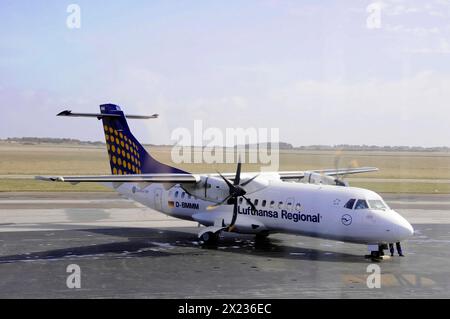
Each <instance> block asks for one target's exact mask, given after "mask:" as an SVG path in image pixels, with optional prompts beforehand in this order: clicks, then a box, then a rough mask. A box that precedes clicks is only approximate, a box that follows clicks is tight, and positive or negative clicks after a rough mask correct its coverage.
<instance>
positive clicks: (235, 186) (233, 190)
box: [207, 160, 259, 231]
mask: <svg viewBox="0 0 450 319" xmlns="http://www.w3.org/2000/svg"><path fill="white" fill-rule="evenodd" d="M241 167H242V164H241V161H240V160H239V162H238V164H237V169H236V175H235V177H234V181H233V183H231V181H229V180H228V179H227V178H225V176H223V175H222V174H221V173H219V172H217V173H218V174H219V176H220V177H221V178H222V179H223V180H224V182H225V183H226V184H227V185H228V189H229V195H228V196H227V197H225V199H224V200H222V201H221V202H219V203H217V204H214V205H211V206H208V208H207V209H208V210H212V209H215V208H217V207H219V206H221V205H223V204H225V203H230V202H231V203H233V217H232V218H231V223H230V225H228V226H227V231H231V230H233V228H234V225H235V223H236V219H237V214H238V199H239V197H242V198H243V199H245V201H246V202H247V203H248V204H249V205H250V207H251V208H252V210H256V207H255V205H254V204H253V203H252V201H251V200H250V199H248V198H247V197H246V196H245V195H246V194H247V191H246V190H245V189H244V187H245V186H247V185H248V184H250V183H251V182H252V181H253V180H254V179H255V178H256V177H258V176H259V174H258V175H255V176H253V177H252V178H250V179H249V180H247V181H245V182H243V183H241Z"/></svg>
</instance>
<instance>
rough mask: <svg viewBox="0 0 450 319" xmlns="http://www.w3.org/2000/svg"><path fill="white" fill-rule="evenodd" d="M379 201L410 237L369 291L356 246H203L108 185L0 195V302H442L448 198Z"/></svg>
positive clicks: (295, 241)
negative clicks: (105, 189) (410, 229)
mask: <svg viewBox="0 0 450 319" xmlns="http://www.w3.org/2000/svg"><path fill="white" fill-rule="evenodd" d="M383 197H384V198H385V200H386V201H387V202H388V204H389V205H390V206H391V207H392V208H394V209H396V210H397V211H398V212H400V213H401V214H402V215H403V216H404V217H405V218H407V219H408V220H409V221H410V222H411V223H412V224H413V226H414V228H415V235H414V236H413V237H412V238H411V239H409V240H407V241H405V242H404V243H403V249H404V252H405V254H406V257H403V258H401V257H398V256H395V257H393V258H390V259H388V260H384V261H382V262H380V263H376V265H378V266H379V267H380V270H381V288H373V289H370V288H369V287H368V285H367V280H368V279H369V281H370V278H371V277H368V276H369V275H370V274H371V272H368V269H367V267H368V266H369V265H371V264H373V262H372V261H370V260H367V259H365V258H364V257H363V256H364V255H365V254H366V253H367V247H366V246H364V245H355V244H348V243H343V242H336V241H329V240H321V239H316V238H308V237H302V236H294V235H284V234H274V235H271V236H270V237H269V238H270V240H268V241H266V242H262V243H259V242H255V240H254V238H253V236H245V235H234V234H226V236H225V237H224V238H222V240H221V241H220V243H219V244H218V246H217V247H205V246H203V245H202V244H201V243H200V242H199V241H198V239H197V235H196V234H197V232H198V225H197V224H196V223H193V222H186V221H182V220H177V219H173V218H170V217H167V216H165V215H162V214H160V213H157V212H155V211H153V210H151V209H148V208H146V207H143V206H141V205H140V204H137V203H135V202H133V201H130V200H127V199H123V198H121V197H119V196H118V195H116V194H114V193H0V298H389V299H390V298H449V297H450V266H449V265H450V249H449V248H450V195H389V194H385V195H384V196H383ZM69 265H77V266H79V269H80V271H81V274H80V286H81V288H73V289H71V288H68V286H67V280H68V277H70V276H71V274H72V273H71V272H67V267H68V266H69ZM72 279H73V277H70V278H69V281H70V282H72V283H73V282H74V281H71V280H72Z"/></svg>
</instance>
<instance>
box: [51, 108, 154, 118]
mask: <svg viewBox="0 0 450 319" xmlns="http://www.w3.org/2000/svg"><path fill="white" fill-rule="evenodd" d="M56 116H71V117H96V118H98V119H99V120H100V119H102V118H105V117H109V118H112V117H116V118H120V117H121V115H119V114H104V113H73V112H72V111H70V110H65V111H62V112H60V113H58V114H56ZM158 116H159V115H158V114H153V115H129V114H125V117H126V118H129V119H137V120H147V119H156V118H158Z"/></svg>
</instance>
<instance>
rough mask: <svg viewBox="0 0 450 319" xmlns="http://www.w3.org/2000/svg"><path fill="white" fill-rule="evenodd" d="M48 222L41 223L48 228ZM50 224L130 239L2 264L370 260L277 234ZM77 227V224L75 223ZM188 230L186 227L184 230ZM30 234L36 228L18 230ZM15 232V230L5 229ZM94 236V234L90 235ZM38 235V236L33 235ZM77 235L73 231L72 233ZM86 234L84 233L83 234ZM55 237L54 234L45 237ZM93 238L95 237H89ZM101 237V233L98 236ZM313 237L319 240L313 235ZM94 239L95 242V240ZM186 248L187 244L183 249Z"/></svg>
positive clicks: (27, 256)
mask: <svg viewBox="0 0 450 319" xmlns="http://www.w3.org/2000/svg"><path fill="white" fill-rule="evenodd" d="M46 226H47V225H42V224H41V225H39V228H44V227H46ZM48 226H49V228H55V226H56V227H57V228H58V229H59V230H58V231H55V232H54V231H38V232H40V233H42V232H44V233H49V232H50V233H60V232H63V233H64V232H77V233H78V232H88V233H94V234H96V235H102V237H98V239H100V240H102V241H103V240H104V239H105V238H107V237H104V236H112V237H124V238H127V241H120V242H112V243H111V242H109V243H99V244H95V243H94V244H92V243H91V244H89V245H85V246H77V247H67V248H61V249H53V250H47V251H37V252H27V253H23V254H16V255H8V256H0V264H5V263H14V262H25V261H37V260H56V259H63V258H82V257H93V258H95V257H101V258H136V257H169V256H173V255H180V254H181V255H199V254H208V252H209V251H216V252H218V253H219V252H220V253H222V252H223V253H234V254H236V253H237V254H247V255H253V256H261V257H267V258H281V259H291V260H311V261H325V262H350V263H367V261H366V260H365V259H364V258H363V256H361V255H352V254H348V253H340V252H336V251H333V252H330V251H329V250H323V249H317V248H303V247H295V246H288V245H285V241H284V240H280V239H277V238H271V237H269V238H267V239H264V240H255V238H254V236H250V235H241V234H229V233H227V234H225V236H223V237H222V238H221V240H220V241H219V243H218V244H217V245H204V244H202V243H200V242H199V241H198V239H197V234H196V228H180V230H177V231H174V230H167V229H159V228H158V229H155V228H133V227H125V228H121V227H117V228H113V227H111V228H99V229H85V228H80V229H73V228H71V229H67V230H60V229H61V228H65V226H66V225H55V224H51V225H50V224H49V225H48ZM72 227H73V226H72ZM182 230H184V231H182ZM20 233H22V234H24V235H25V236H26V235H29V234H32V233H36V232H20V231H18V232H16V233H14V234H15V236H18V235H19V236H20ZM5 234H11V233H4V235H3V236H5ZM90 236H92V235H90ZM33 237H35V236H33ZM69 237H70V238H73V234H71V235H70V236H69ZM81 237H82V236H80V238H81ZM45 238H46V240H49V241H51V238H49V237H45ZM89 238H91V239H92V237H89ZM96 238H97V237H96ZM311 240H315V239H314V238H311ZM94 241H95V240H93V241H92V242H94ZM182 248H187V249H186V251H183V250H182Z"/></svg>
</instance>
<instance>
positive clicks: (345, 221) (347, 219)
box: [341, 214, 352, 226]
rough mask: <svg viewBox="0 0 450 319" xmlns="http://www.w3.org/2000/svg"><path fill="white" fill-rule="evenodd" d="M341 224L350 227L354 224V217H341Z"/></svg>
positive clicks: (346, 215)
mask: <svg viewBox="0 0 450 319" xmlns="http://www.w3.org/2000/svg"><path fill="white" fill-rule="evenodd" d="M341 222H342V224H344V225H345V226H348V225H350V224H351V223H352V216H350V215H349V214H345V215H343V216H342V217H341Z"/></svg>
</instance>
